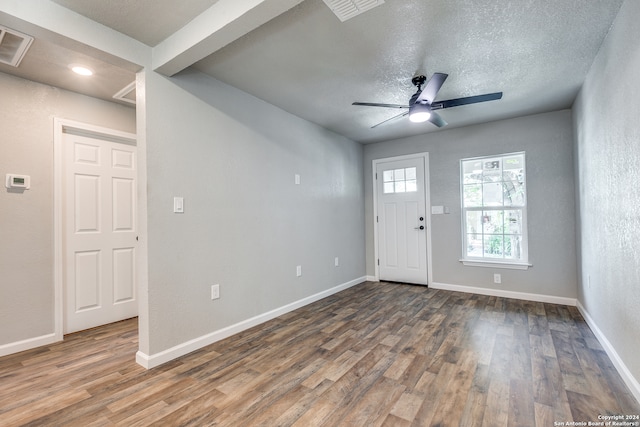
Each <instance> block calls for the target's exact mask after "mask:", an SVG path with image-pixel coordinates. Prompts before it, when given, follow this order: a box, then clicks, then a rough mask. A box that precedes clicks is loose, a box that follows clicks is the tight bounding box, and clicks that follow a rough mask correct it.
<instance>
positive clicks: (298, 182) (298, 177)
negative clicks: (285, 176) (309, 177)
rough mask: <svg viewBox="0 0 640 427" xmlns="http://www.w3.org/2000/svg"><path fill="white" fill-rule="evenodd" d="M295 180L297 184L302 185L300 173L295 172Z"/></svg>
mask: <svg viewBox="0 0 640 427" xmlns="http://www.w3.org/2000/svg"><path fill="white" fill-rule="evenodd" d="M293 182H294V183H295V184H296V185H300V175H298V174H295V175H294V176H293Z"/></svg>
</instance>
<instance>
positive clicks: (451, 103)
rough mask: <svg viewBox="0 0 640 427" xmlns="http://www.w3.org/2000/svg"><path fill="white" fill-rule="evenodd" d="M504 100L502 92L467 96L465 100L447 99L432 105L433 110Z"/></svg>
mask: <svg viewBox="0 0 640 427" xmlns="http://www.w3.org/2000/svg"><path fill="white" fill-rule="evenodd" d="M500 98H502V92H495V93H487V94H485V95H476V96H467V97H465V98H456V99H447V100H446V101H436V102H434V103H432V104H431V109H432V110H441V109H443V108H451V107H458V106H460V105H467V104H476V103H478V102H487V101H494V100H496V99H500Z"/></svg>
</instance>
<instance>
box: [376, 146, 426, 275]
mask: <svg viewBox="0 0 640 427" xmlns="http://www.w3.org/2000/svg"><path fill="white" fill-rule="evenodd" d="M424 163H425V159H424V157H416V158H410V159H406V160H397V161H389V162H380V163H377V164H376V191H377V194H376V198H377V221H378V224H377V226H378V262H379V268H378V272H379V276H380V280H389V281H394V282H406V283H415V284H421V285H426V284H427V216H426V201H425V198H426V191H425V185H426V184H425V183H426V180H425V164H424Z"/></svg>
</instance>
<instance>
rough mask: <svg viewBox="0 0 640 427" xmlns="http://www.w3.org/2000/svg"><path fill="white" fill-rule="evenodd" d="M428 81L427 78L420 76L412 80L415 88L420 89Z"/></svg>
mask: <svg viewBox="0 0 640 427" xmlns="http://www.w3.org/2000/svg"><path fill="white" fill-rule="evenodd" d="M426 81H427V77H426V76H424V75H422V74H421V75H419V76H414V77H413V78H412V79H411V83H413V85H414V86H418V89H419V88H420V87H421V86H422V85H423V84H424V82H426Z"/></svg>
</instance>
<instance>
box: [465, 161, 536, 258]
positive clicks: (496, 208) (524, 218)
mask: <svg viewBox="0 0 640 427" xmlns="http://www.w3.org/2000/svg"><path fill="white" fill-rule="evenodd" d="M515 155H522V156H523V158H524V165H523V166H524V167H523V175H524V204H523V205H514V206H505V205H502V206H485V205H484V204H482V205H481V206H478V207H465V205H464V185H465V183H464V164H465V162H472V161H478V160H489V159H501V160H504V158H506V157H511V156H515ZM526 167H527V165H526V155H525V152H524V151H522V152H516V153H505V154H497V155H493V156H482V157H473V158H467V159H461V160H460V206H461V221H462V222H461V227H462V228H461V230H462V258H461V259H460V261H461V262H462V264H463V265H465V266H471V267H492V268H506V269H516V270H526V269H528V268H529V267H531V264H529V249H528V247H529V245H528V242H529V240H528V235H527V234H528V233H527V176H526ZM513 208H516V209H519V210H521V212H522V235H521V240H522V243H521V246H522V257H521V259H519V260H512V259H508V258H493V257H485V256H479V257H473V256H469V255H468V254H467V238H468V235H469V233H467V219H466V218H467V212H473V211H476V212H477V211H480V212H482V211H485V212H486V211H495V212H500V211H504V210H512V209H513ZM503 236H504V230H503Z"/></svg>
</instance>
